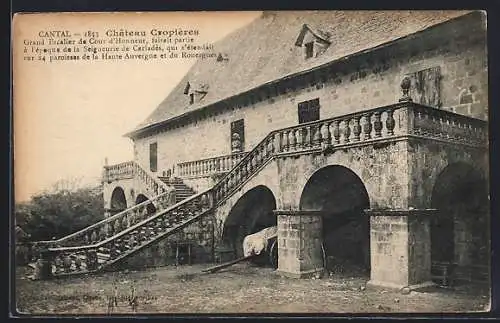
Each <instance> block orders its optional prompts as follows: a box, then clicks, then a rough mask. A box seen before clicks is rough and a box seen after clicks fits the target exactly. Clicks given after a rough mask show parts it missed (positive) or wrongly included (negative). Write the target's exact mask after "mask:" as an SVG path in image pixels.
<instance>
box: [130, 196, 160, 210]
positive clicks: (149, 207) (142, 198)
mask: <svg viewBox="0 0 500 323" xmlns="http://www.w3.org/2000/svg"><path fill="white" fill-rule="evenodd" d="M146 201H149V199H148V198H147V197H146V195H144V194H142V193H141V194H137V197H136V199H135V204H136V205H137V204H140V203H143V202H146ZM146 208H147V210H148V214H153V213H155V212H156V207H155V206H154V205H153V203H149V204H148V205H147V207H146Z"/></svg>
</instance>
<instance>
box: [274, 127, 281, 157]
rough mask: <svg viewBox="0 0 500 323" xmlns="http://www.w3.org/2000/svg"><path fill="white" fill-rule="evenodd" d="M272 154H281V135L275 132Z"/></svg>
mask: <svg viewBox="0 0 500 323" xmlns="http://www.w3.org/2000/svg"><path fill="white" fill-rule="evenodd" d="M273 140H274V144H273V150H274V151H273V153H275V154H276V153H280V152H281V133H280V132H277V133H274V134H273Z"/></svg>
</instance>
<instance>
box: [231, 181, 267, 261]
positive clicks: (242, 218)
mask: <svg viewBox="0 0 500 323" xmlns="http://www.w3.org/2000/svg"><path fill="white" fill-rule="evenodd" d="M275 209H276V199H275V197H274V194H273V193H272V191H271V190H270V189H269V188H268V187H267V186H264V185H259V186H256V187H254V188H252V189H250V190H249V191H247V192H246V193H245V194H244V195H243V196H242V197H240V198H239V199H238V201H237V202H236V204H235V205H234V206H233V207H232V209H231V211H230V212H229V214H228V216H227V218H226V220H225V221H224V228H223V232H222V242H223V244H224V245H226V246H229V247H231V248H233V250H234V251H235V256H236V257H242V256H243V239H244V238H245V236H247V235H249V234H252V233H256V232H258V231H260V230H262V229H265V228H268V227H271V226H275V225H277V220H276V216H275V215H274V214H273V210H275Z"/></svg>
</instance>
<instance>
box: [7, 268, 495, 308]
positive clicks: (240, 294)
mask: <svg viewBox="0 0 500 323" xmlns="http://www.w3.org/2000/svg"><path fill="white" fill-rule="evenodd" d="M206 267H207V266H198V265H197V266H185V267H177V268H175V267H163V268H157V269H152V270H146V271H141V272H118V273H106V274H101V275H98V276H93V277H81V278H70V279H59V280H52V281H30V280H27V279H24V277H22V270H20V272H19V273H18V277H17V279H16V285H17V286H16V288H17V289H16V298H17V308H18V310H19V311H20V312H22V313H31V314H67V313H72V314H97V313H99V314H106V313H134V312H136V313H319V312H322V313H387V312H420V313H422V312H427V313H429V312H435V313H436V312H437V313H439V312H469V311H485V310H488V308H489V294H488V292H487V291H482V290H477V289H474V290H471V289H467V288H462V289H456V290H444V289H434V290H430V291H428V292H411V293H410V294H408V295H402V294H400V293H399V292H395V291H389V290H380V289H370V288H368V289H365V288H364V286H365V284H366V278H361V277H342V276H335V277H331V278H323V279H300V280H299V279H289V278H282V277H279V276H278V275H276V273H275V272H273V270H272V269H270V268H257V267H253V266H250V265H247V264H237V265H234V266H232V267H230V268H227V269H224V270H221V271H220V272H218V273H214V274H205V273H201V270H202V269H204V268H206ZM134 296H135V301H131V300H133V299H134ZM110 300H115V302H110Z"/></svg>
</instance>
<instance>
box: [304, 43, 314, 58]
mask: <svg viewBox="0 0 500 323" xmlns="http://www.w3.org/2000/svg"><path fill="white" fill-rule="evenodd" d="M304 47H305V51H306V58H311V57H313V54H314V42H309V43H305V44H304Z"/></svg>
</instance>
